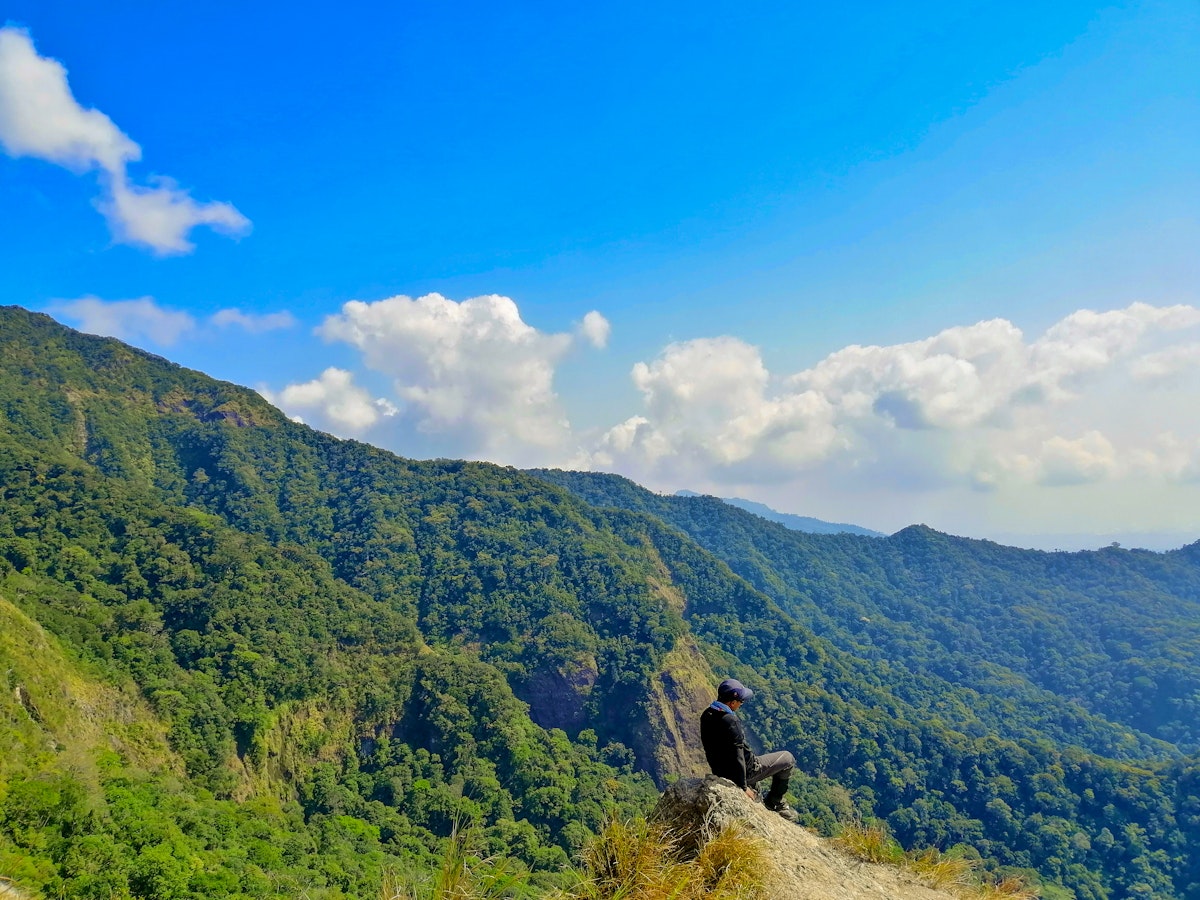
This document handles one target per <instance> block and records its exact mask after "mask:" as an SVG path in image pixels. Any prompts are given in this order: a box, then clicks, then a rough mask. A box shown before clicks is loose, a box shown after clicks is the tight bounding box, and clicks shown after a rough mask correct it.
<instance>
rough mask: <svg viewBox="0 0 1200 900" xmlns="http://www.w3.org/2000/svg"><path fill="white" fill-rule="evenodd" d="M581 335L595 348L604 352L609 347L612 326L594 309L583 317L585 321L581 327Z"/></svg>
mask: <svg viewBox="0 0 1200 900" xmlns="http://www.w3.org/2000/svg"><path fill="white" fill-rule="evenodd" d="M579 333H580V334H581V335H582V336H583V338H584V340H586V341H587V342H588V343H589V344H591V345H592V346H593V347H596V348H598V349H601V350H603V349H604V348H605V347H607V346H608V338H609V335H611V334H612V325H610V324H609V322H608V319H606V318H604V316H602V315H600V313H598V312H596V310H594V309H593V310H592V311H591V312H590V313H588V314H587V315H586V316H584V317H583V321H582V322H581V323H580V325H579Z"/></svg>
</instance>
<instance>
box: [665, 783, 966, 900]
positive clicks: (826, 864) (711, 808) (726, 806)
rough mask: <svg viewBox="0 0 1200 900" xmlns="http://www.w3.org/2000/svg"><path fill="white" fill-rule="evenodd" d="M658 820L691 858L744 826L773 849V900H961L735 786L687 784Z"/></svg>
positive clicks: (669, 798)
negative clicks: (841, 845)
mask: <svg viewBox="0 0 1200 900" xmlns="http://www.w3.org/2000/svg"><path fill="white" fill-rule="evenodd" d="M652 818H653V819H655V820H656V821H658V822H662V823H664V824H666V825H668V827H670V829H671V831H672V832H673V834H674V835H675V836H676V838H677V839H678V840H679V841H680V842H681V848H682V849H683V851H684V852H685V853H687V852H688V851H689V850H691V851H693V852H694V851H695V850H696V849H698V848H699V846H700V844H701V842H702V841H704V840H705V839H706V838H707V837H708V836H711V835H714V834H716V833H718V832H719V831H720V830H721V829H722V828H723V827H725V826H726V825H728V824H730V823H733V822H740V823H742V824H743V825H744V826H745V827H747V828H748V829H749V830H750V831H751V832H752V833H753V834H755V835H757V836H758V837H760V838H761V839H762V840H763V841H764V842H765V843H766V845H767V848H768V853H769V855H770V857H771V858H772V859H773V860H774V862H775V871H773V872H771V873H770V875H769V876H768V881H767V893H768V896H769V897H771V898H772V900H835V898H836V900H956V898H955V897H954V895H952V894H948V893H946V892H944V891H937V890H933V889H932V888H929V887H927V886H925V885H923V884H921V883H920V882H919V881H917V880H915V879H914V878H913V877H912V876H910V875H908V874H907V873H905V872H904V871H902V870H900V869H897V868H895V867H893V866H886V865H876V864H872V863H866V862H862V861H860V860H857V859H854V858H853V857H850V856H847V855H846V854H845V853H843V852H841V851H840V850H838V849H837V848H836V847H834V846H833V845H832V844H831V843H830V842H829V841H828V840H826V839H824V838H821V837H818V836H817V835H815V834H813V833H812V832H811V831H809V830H808V829H806V828H802V827H800V826H798V825H793V824H792V823H790V822H787V821H785V820H784V819H782V818H780V817H779V816H778V815H776V814H775V813H773V812H770V811H768V810H767V809H766V808H764V807H763V806H762V805H761V804H758V803H753V802H751V801H750V800H749V799H748V798H747V797H746V795H745V794H744V793H742V791H740V790H738V788H737V786H736V785H734V784H733V782H731V781H728V780H726V779H724V778H717V777H715V776H713V775H709V776H708V777H706V778H685V779H681V780H679V781H677V782H675V783H674V784H672V785H671V786H670V787H668V788H667V790H666V791H665V792H664V793H663V795H662V797H661V798H660V799H659V801H658V805H657V806H656V807H655V808H654V812H653V814H652Z"/></svg>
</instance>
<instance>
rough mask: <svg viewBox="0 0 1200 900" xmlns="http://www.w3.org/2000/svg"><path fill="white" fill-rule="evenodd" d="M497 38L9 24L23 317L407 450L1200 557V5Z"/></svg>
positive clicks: (297, 16) (368, 18) (340, 24)
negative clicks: (195, 372)
mask: <svg viewBox="0 0 1200 900" xmlns="http://www.w3.org/2000/svg"><path fill="white" fill-rule="evenodd" d="M470 12H471V14H470V15H459V16H451V15H450V14H449V13H447V12H445V11H440V10H430V9H426V8H420V7H417V6H413V5H407V4H399V5H397V6H394V7H389V8H381V7H376V6H373V5H358V6H351V7H349V8H348V9H346V10H345V11H344V12H343V14H342V15H341V16H339V17H338V18H337V19H326V20H322V21H321V22H319V23H318V22H314V21H311V20H309V19H306V17H305V16H304V15H303V14H302V10H298V9H293V8H291V7H287V8H285V7H277V8H276V7H272V6H271V5H270V4H266V5H264V6H263V7H262V8H257V7H256V8H255V9H253V10H244V11H240V12H238V13H235V12H234V11H232V10H222V9H220V8H219V7H218V8H214V9H213V10H210V11H207V12H206V13H204V14H202V13H201V12H199V11H195V10H159V11H158V12H156V14H155V15H153V16H145V17H142V16H135V15H133V14H132V12H130V11H121V10H117V11H115V12H110V13H109V14H105V15H101V14H100V13H99V12H98V11H96V10H93V9H91V8H89V7H88V6H87V5H86V4H82V3H78V4H77V3H58V2H50V3H44V4H33V3H26V2H17V3H15V4H13V5H12V9H11V10H8V11H6V14H8V15H10V16H11V17H12V18H11V19H10V21H9V22H8V23H7V24H5V25H4V27H3V28H2V29H0V146H2V147H3V149H4V151H5V154H6V157H5V158H0V209H3V210H4V211H5V212H6V215H4V216H3V217H0V253H3V256H2V257H0V263H3V265H2V266H0V284H3V285H4V290H5V302H16V303H19V304H21V305H24V306H28V307H30V308H35V309H42V310H45V311H48V312H50V313H52V314H53V315H55V316H57V317H58V318H60V319H61V320H63V321H65V322H67V323H68V324H73V325H75V326H77V327H80V328H82V329H83V330H87V331H92V332H95V333H102V334H111V335H115V336H118V337H121V338H123V339H125V340H129V341H131V342H132V343H135V344H138V345H141V346H146V347H149V348H150V349H154V350H156V351H157V352H166V354H167V355H169V356H171V357H172V358H173V359H175V360H177V361H179V362H182V363H184V364H186V365H190V366H193V367H195V368H199V369H201V370H204V371H206V372H209V373H210V374H213V375H216V376H217V377H221V378H227V379H230V380H234V381H239V382H241V383H246V384H251V385H255V386H257V387H258V388H259V389H260V390H261V391H262V392H263V393H264V395H266V396H267V397H268V398H269V399H271V400H272V402H274V403H276V404H277V405H279V406H280V407H281V408H282V409H284V410H285V411H286V412H288V413H289V414H291V415H293V416H297V417H299V418H301V419H303V420H304V421H307V422H309V423H310V424H313V425H314V426H316V427H319V428H322V429H324V430H329V431H331V432H333V433H335V434H339V435H343V436H354V437H359V438H361V439H364V440H368V441H370V442H372V443H376V444H379V445H380V446H384V447H387V448H388V449H392V450H395V451H397V452H399V453H402V454H406V455H410V456H434V455H443V456H462V457H469V458H481V459H490V460H493V461H497V462H501V463H509V464H515V465H552V466H553V465H557V466H568V467H583V468H600V469H604V470H611V471H618V472H620V473H622V474H625V475H628V476H630V477H632V478H634V479H635V480H637V481H639V482H641V483H644V484H646V485H648V486H650V487H653V488H656V489H660V490H667V491H674V490H676V489H679V488H686V489H693V490H700V491H706V492H711V493H714V494H718V495H725V496H729V495H735V494H736V495H738V496H745V497H749V498H751V499H756V500H760V501H765V502H768V503H769V504H770V505H771V506H773V507H775V508H779V509H784V510H786V511H789V512H793V513H797V514H803V515H811V516H816V517H819V518H823V519H827V520H838V521H854V522H856V523H859V524H861V525H864V526H868V527H872V528H877V529H879V530H883V531H891V530H896V529H898V528H900V527H902V526H904V525H906V524H909V523H912V522H925V523H927V524H930V525H932V526H934V527H937V528H940V529H942V530H946V531H952V532H955V533H961V534H967V535H971V536H980V537H1003V538H1004V539H1005V540H1007V541H1009V542H1013V543H1022V542H1023V539H1022V537H1021V536H1022V535H1025V536H1027V538H1026V539H1024V542H1025V543H1030V544H1038V545H1042V546H1071V545H1080V546H1087V545H1090V544H1089V538H1088V535H1103V536H1104V538H1105V539H1108V538H1113V539H1119V538H1120V537H1121V536H1128V537H1127V540H1126V541H1123V542H1126V543H1135V544H1144V545H1148V546H1156V547H1165V546H1170V545H1178V544H1180V543H1183V542H1185V541H1189V540H1193V539H1195V538H1196V537H1200V503H1198V502H1197V501H1198V500H1200V423H1198V422H1197V421H1196V417H1195V415H1194V414H1192V413H1190V412H1189V411H1190V410H1194V409H1195V408H1196V403H1197V400H1200V377H1198V375H1197V373H1198V371H1200V366H1198V365H1197V363H1198V362H1200V296H1198V293H1200V291H1198V289H1197V286H1198V285H1200V222H1198V219H1197V213H1196V211H1197V209H1200V205H1198V202H1197V201H1200V179H1198V177H1197V167H1196V165H1195V163H1196V161H1197V160H1196V156H1197V154H1196V148H1197V147H1200V77H1197V76H1200V63H1198V62H1197V60H1196V58H1195V54H1194V53H1190V52H1189V47H1194V46H1195V45H1196V42H1197V39H1198V38H1200V9H1198V8H1197V7H1195V5H1194V4H1189V3H1183V2H1174V3H1173V2H1164V3H1140V4H1129V5H1125V6H1100V5H1092V4H1078V3H1067V4H1062V5H1059V6H1058V7H1057V8H1056V9H1055V10H1053V11H1047V10H1044V9H1042V8H1039V7H1035V6H1033V5H1032V4H1029V5H1025V6H1021V5H1017V6H1011V7H1008V8H1006V9H1005V10H1003V11H998V10H995V9H993V8H990V7H988V6H986V5H985V4H981V3H979V4H976V3H966V4H959V5H956V6H955V7H953V8H950V7H947V6H945V5H943V4H924V5H921V4H918V5H915V6H914V5H912V4H906V5H901V4H881V5H880V6H879V7H878V8H877V9H875V10H873V14H872V16H871V17H869V18H868V17H865V16H861V15H856V14H855V12H854V11H832V10H828V9H825V8H823V7H820V6H817V5H815V4H813V5H810V4H799V5H796V7H795V8H794V9H788V10H781V9H763V10H754V11H731V10H729V9H728V8H726V7H720V6H717V5H715V4H712V5H709V4H700V5H692V6H689V7H687V8H684V7H666V6H664V7H663V8H661V9H655V10H646V9H641V8H634V7H632V6H624V5H620V4H618V5H616V6H613V7H611V8H607V9H603V10H596V9H587V10H563V9H561V8H558V7H552V6H550V5H541V4H530V5H524V6H514V7H512V8H510V9H505V10H498V9H494V8H491V7H487V6H483V5H479V6H476V7H472V9H471V10H470ZM318 25H319V26H320V27H318ZM160 166H161V169H160V168H159V167H160ZM161 171H167V172H171V173H172V174H173V175H174V176H175V177H174V178H172V177H167V176H165V175H162V174H159V173H160V172H161ZM193 184H194V185H195V187H185V186H183V185H193ZM212 195H216V196H219V197H228V198H230V200H229V201H226V200H220V201H213V200H207V199H195V198H196V197H207V196H212ZM97 212H99V215H97ZM251 219H253V222H254V226H253V231H251V224H250V223H251ZM229 238H234V240H230V239H229ZM1034 535H1040V536H1041V537H1037V538H1036V539H1035V538H1034V537H1032V536H1034ZM1080 535H1083V536H1082V537H1081V536H1080ZM1068 536H1069V539H1068Z"/></svg>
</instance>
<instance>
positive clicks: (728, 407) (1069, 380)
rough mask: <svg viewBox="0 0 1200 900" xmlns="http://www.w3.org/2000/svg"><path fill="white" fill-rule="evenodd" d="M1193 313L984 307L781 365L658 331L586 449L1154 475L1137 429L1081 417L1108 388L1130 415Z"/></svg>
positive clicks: (930, 476) (740, 347)
mask: <svg viewBox="0 0 1200 900" xmlns="http://www.w3.org/2000/svg"><path fill="white" fill-rule="evenodd" d="M1198 325H1200V310H1198V309H1196V308H1194V307H1191V306H1182V305H1179V306H1163V307H1155V306H1151V305H1148V304H1144V303H1135V304H1133V305H1131V306H1129V307H1128V308H1126V309H1122V310H1113V311H1107V312H1093V311H1090V310H1080V311H1078V312H1075V313H1072V314H1071V315H1069V316H1067V317H1066V318H1064V319H1062V320H1061V321H1059V322H1057V323H1055V324H1054V325H1053V326H1052V327H1050V328H1049V329H1047V331H1046V332H1045V333H1044V334H1043V335H1041V336H1040V337H1038V338H1036V339H1034V340H1029V339H1028V338H1026V336H1025V335H1024V334H1023V333H1022V331H1021V330H1020V329H1019V328H1017V327H1016V326H1015V325H1014V324H1013V323H1011V322H1008V321H1006V320H1004V319H993V320H989V321H985V322H980V323H977V324H975V325H970V326H962V327H955V328H949V329H946V330H945V331H942V332H940V333H939V334H937V335H934V336H933V337H930V338H926V339H923V340H919V341H913V342H909V343H904V344H895V345H891V346H857V345H855V346H849V347H845V348H843V349H841V350H838V351H836V352H835V353H831V354H830V355H829V356H827V357H825V358H824V359H822V360H821V361H819V362H818V363H817V364H816V365H814V366H812V367H811V368H808V369H805V370H803V371H801V372H797V373H795V374H791V375H786V376H776V375H774V374H772V373H771V372H769V371H768V369H767V367H766V365H765V363H764V361H763V359H762V357H761V354H760V353H759V351H758V350H757V349H756V348H755V347H753V346H751V345H749V344H747V343H745V342H743V341H741V340H738V339H737V338H733V337H721V338H704V339H699V340H693V341H688V342H685V343H678V344H672V345H670V346H668V347H667V348H665V349H664V350H663V351H662V352H661V353H660V354H659V356H658V357H657V358H656V359H654V360H652V361H649V362H640V363H638V364H636V365H635V366H634V367H633V369H632V371H631V373H630V377H631V379H632V381H633V384H634V385H635V386H636V387H637V388H638V389H639V390H640V391H641V393H642V397H643V401H644V408H643V409H642V410H641V411H640V412H639V413H638V414H637V415H635V416H632V417H630V418H629V419H627V420H626V421H624V422H622V423H621V424H620V425H617V426H616V427H614V428H612V429H610V430H609V431H608V432H607V434H605V435H604V436H603V438H602V439H601V440H600V442H599V445H598V447H597V452H596V456H595V458H596V460H597V463H598V464H599V465H603V466H612V467H615V468H619V469H622V470H625V471H634V472H638V473H640V474H643V475H644V474H647V473H655V472H657V473H659V474H660V475H661V474H663V473H666V472H668V471H671V470H676V471H678V470H679V467H681V466H682V467H683V471H685V472H686V471H692V472H695V473H703V474H704V476H706V477H708V478H711V479H715V480H721V479H727V480H739V481H743V482H745V481H747V480H750V479H752V478H753V477H754V476H755V475H756V474H758V475H766V476H769V477H772V478H778V477H780V476H781V475H786V474H787V473H791V475H792V476H796V477H798V476H801V475H803V474H805V473H810V474H811V473H815V472H817V471H819V470H822V471H832V469H831V467H833V468H840V469H841V470H842V471H844V472H857V473H858V474H857V475H856V477H860V478H861V477H866V473H867V472H868V470H870V469H872V468H874V469H887V470H889V471H891V472H892V474H893V475H895V476H896V478H895V480H896V481H901V480H904V481H908V482H910V483H912V484H925V485H928V484H932V483H933V482H934V481H935V480H937V479H943V480H944V479H959V480H960V481H961V482H962V483H965V484H971V485H973V486H976V487H994V486H996V485H998V484H1001V483H1003V482H1005V481H1008V480H1017V481H1021V482H1025V483H1037V484H1042V485H1047V486H1065V485H1077V484H1085V483H1092V482H1096V481H1101V480H1106V479H1112V478H1114V477H1117V476H1119V475H1123V474H1129V473H1132V472H1134V471H1135V470H1137V469H1138V467H1139V465H1140V466H1141V468H1142V470H1145V469H1146V467H1147V466H1148V465H1151V462H1152V463H1153V465H1154V466H1156V467H1157V471H1158V473H1159V474H1165V473H1168V472H1169V471H1170V470H1172V469H1173V470H1174V471H1176V472H1182V471H1183V469H1184V467H1183V466H1181V465H1180V464H1179V463H1178V462H1172V463H1169V462H1167V461H1166V460H1167V457H1166V456H1163V455H1161V454H1159V453H1156V452H1154V451H1150V450H1139V451H1137V452H1136V453H1135V449H1134V448H1133V446H1132V445H1131V442H1136V440H1138V439H1141V438H1143V437H1146V435H1140V434H1129V435H1123V436H1122V438H1123V441H1124V444H1125V445H1127V446H1128V452H1123V451H1122V449H1121V446H1122V445H1121V444H1119V443H1117V442H1115V441H1114V440H1113V438H1112V437H1111V436H1109V435H1108V434H1106V433H1105V431H1104V430H1103V429H1101V428H1100V427H1098V426H1097V425H1096V423H1095V422H1092V423H1091V424H1090V425H1089V424H1088V422H1089V419H1088V416H1089V415H1091V416H1093V417H1095V416H1101V417H1103V416H1104V415H1105V414H1106V408H1107V407H1111V406H1113V403H1114V400H1113V398H1112V397H1108V396H1105V392H1107V391H1110V390H1117V391H1119V396H1120V398H1121V400H1122V402H1125V403H1127V404H1130V405H1133V406H1140V407H1142V416H1143V418H1145V417H1146V416H1147V415H1148V413H1147V412H1146V409H1147V408H1148V407H1146V403H1145V401H1141V402H1139V400H1138V398H1137V393H1136V392H1137V390H1139V389H1138V388H1136V387H1135V382H1140V383H1142V384H1143V387H1142V388H1141V389H1142V390H1144V389H1146V384H1145V383H1146V382H1149V381H1154V380H1159V381H1161V380H1163V379H1164V378H1165V377H1166V376H1167V375H1169V374H1172V373H1178V372H1180V371H1183V370H1186V369H1187V367H1188V366H1189V365H1192V364H1194V362H1195V361H1196V359H1197V351H1196V350H1195V349H1194V348H1195V347H1196V344H1195V342H1194V341H1191V342H1189V341H1186V340H1184V338H1186V337H1187V332H1188V331H1190V330H1194V329H1195V328H1196V327H1197V326H1198ZM1164 343H1166V344H1167V345H1168V346H1166V347H1163V346H1162V345H1163V344H1164ZM1150 348H1154V349H1150ZM1068 413H1070V416H1067V414H1068ZM1068 419H1070V421H1068ZM1138 453H1140V454H1141V455H1140V457H1138V456H1137V454H1138ZM1139 458H1140V459H1141V462H1140V463H1138V462H1137V461H1136V459H1139ZM1147 461H1151V462H1147ZM922 470H924V472H925V475H922V474H921V473H922Z"/></svg>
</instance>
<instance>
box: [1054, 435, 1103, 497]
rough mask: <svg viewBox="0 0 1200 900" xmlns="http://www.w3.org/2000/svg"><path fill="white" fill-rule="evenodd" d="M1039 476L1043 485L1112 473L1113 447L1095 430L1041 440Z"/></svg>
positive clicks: (1082, 481)
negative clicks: (1069, 437) (1082, 433)
mask: <svg viewBox="0 0 1200 900" xmlns="http://www.w3.org/2000/svg"><path fill="white" fill-rule="evenodd" d="M1039 463H1040V473H1039V480H1040V481H1041V483H1042V484H1045V485H1051V486H1056V485H1070V484H1088V483H1090V482H1093V481H1100V480H1102V479H1104V478H1108V477H1110V476H1112V475H1113V474H1114V473H1115V472H1116V471H1117V467H1118V463H1117V453H1116V448H1114V447H1113V445H1112V442H1111V441H1109V439H1108V438H1106V437H1105V436H1104V435H1103V434H1101V433H1100V432H1099V431H1089V432H1088V433H1087V434H1085V435H1083V436H1082V437H1080V438H1077V439H1075V440H1068V439H1067V438H1063V437H1052V438H1050V439H1049V440H1047V441H1044V442H1043V443H1042V448H1041V458H1040V460H1039Z"/></svg>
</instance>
